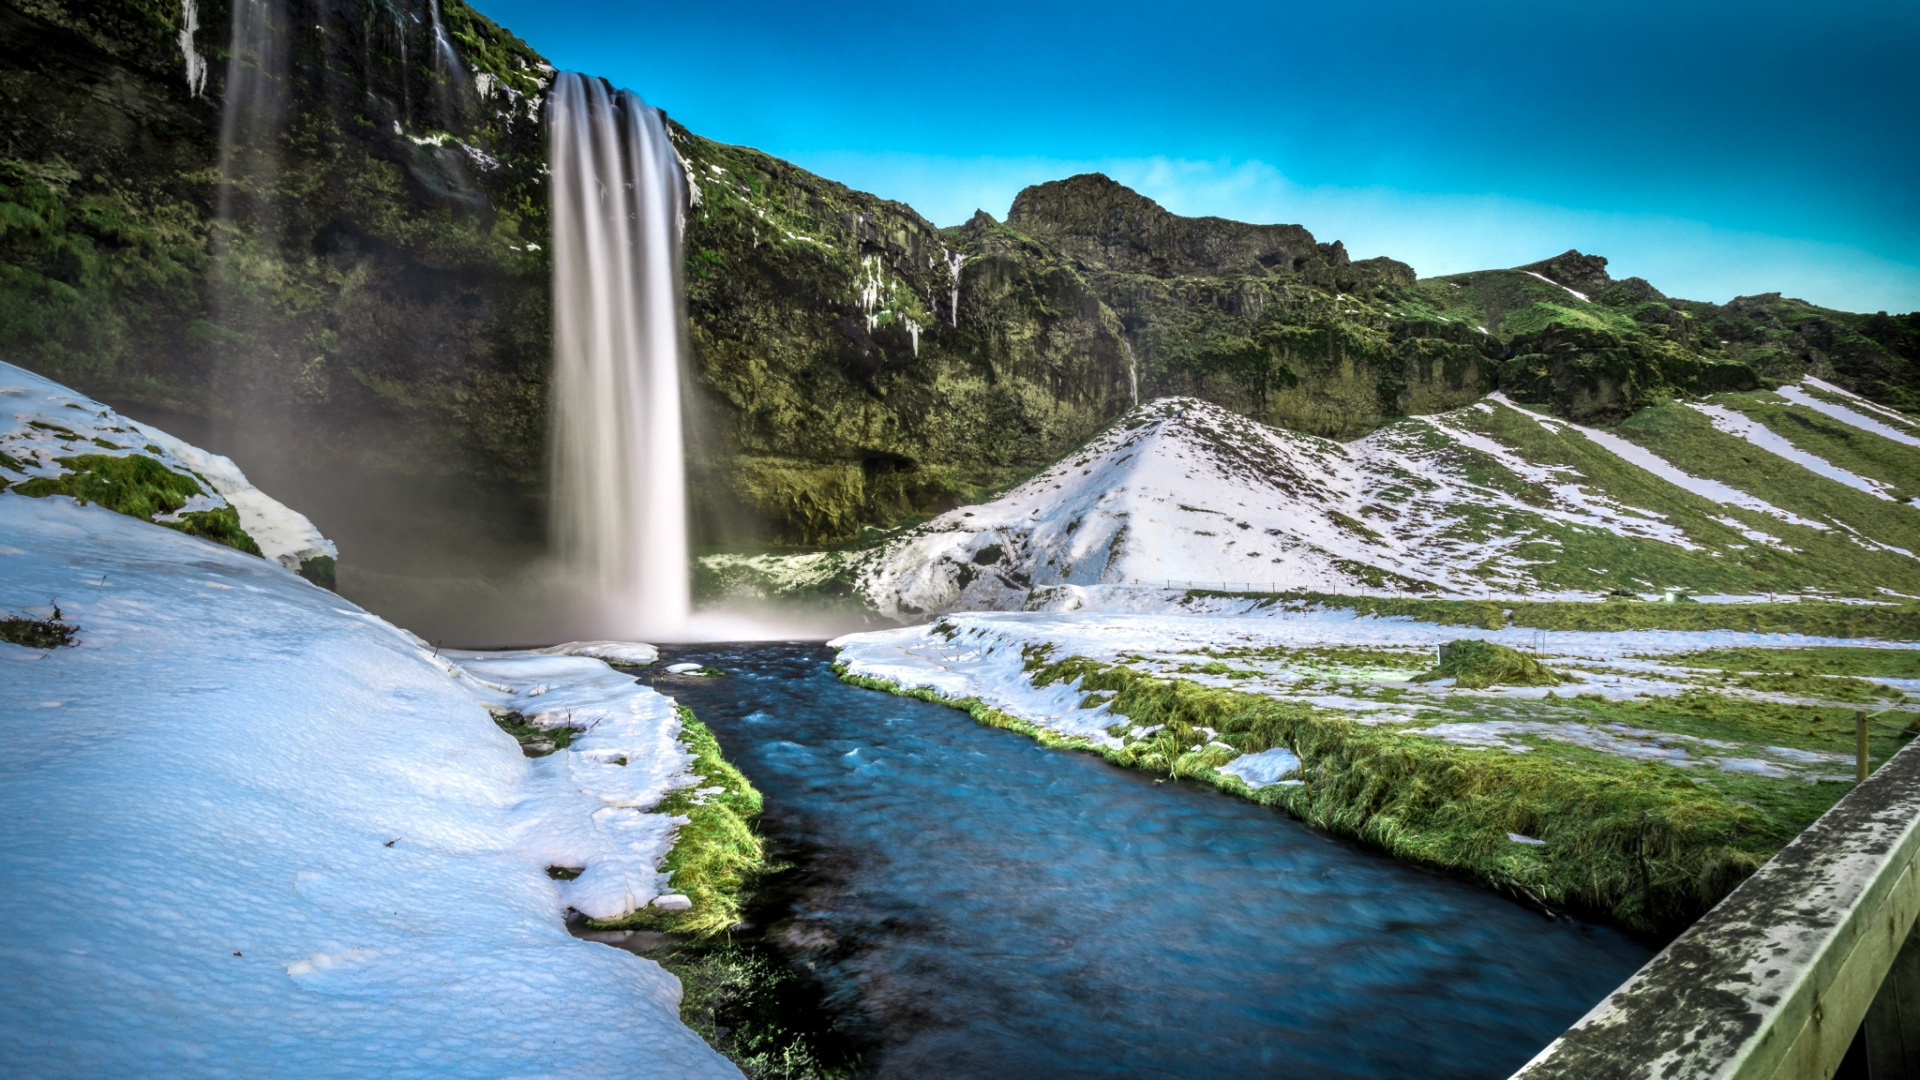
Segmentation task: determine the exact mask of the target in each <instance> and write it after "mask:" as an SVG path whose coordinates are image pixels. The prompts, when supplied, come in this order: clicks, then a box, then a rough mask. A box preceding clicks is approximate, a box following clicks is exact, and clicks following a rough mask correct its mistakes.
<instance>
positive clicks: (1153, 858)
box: [658, 644, 1652, 1080]
mask: <svg viewBox="0 0 1920 1080" xmlns="http://www.w3.org/2000/svg"><path fill="white" fill-rule="evenodd" d="M663 661H667V662H679V661H698V662H701V663H705V664H710V665H713V666H715V667H718V668H721V669H723V670H725V671H726V672H727V673H728V674H727V675H725V676H724V677H720V678H678V677H663V678H661V679H660V680H659V682H658V686H659V688H660V690H661V691H662V692H664V693H669V694H672V695H673V696H674V697H676V698H678V699H679V700H680V701H681V702H682V703H683V704H686V705H688V706H689V707H691V708H693V709H694V711H695V712H696V713H698V714H699V716H700V717H701V719H702V720H703V721H705V723H706V724H707V725H708V726H709V727H710V728H712V730H713V732H714V734H715V735H716V736H717V737H718V738H719V740H720V743H721V745H722V747H724V748H725V750H726V752H727V754H728V756H729V757H730V758H731V759H732V760H733V761H735V762H736V763H737V764H738V765H739V766H740V767H741V768H742V769H743V770H744V771H745V772H746V773H747V775H748V776H749V777H751V778H752V780H753V782H754V783H755V784H756V785H757V786H758V787H759V788H760V790H761V792H762V793H763V794H764V795H765V796H766V813H765V815H764V818H763V819H762V825H763V829H764V830H765V832H766V833H767V835H768V836H769V838H770V840H771V841H772V842H773V846H774V849H775V851H776V854H777V855H778V856H779V857H781V858H784V859H786V860H788V861H790V862H792V863H794V864H795V868H794V869H793V870H791V871H788V872H787V873H786V874H785V875H783V876H782V879H781V882H782V884H783V887H784V888H785V889H786V891H787V895H786V902H785V904H784V905H783V906H782V907H781V908H780V909H779V910H777V911H776V912H775V913H774V914H773V915H772V916H771V917H772V919H773V924H772V925H770V926H768V927H766V928H765V931H766V933H767V937H768V939H769V940H771V941H772V942H774V943H776V944H777V945H779V946H780V947H781V948H782V949H783V950H784V951H785V952H786V953H787V954H788V955H789V956H790V957H792V958H793V959H794V960H795V962H797V963H800V964H802V965H803V966H805V967H808V968H810V969H811V970H812V971H813V972H814V973H815V974H817V975H818V976H820V978H821V979H823V980H824V982H825V984H826V988H827V992H826V998H827V1001H828V1003H829V1005H830V1006H831V1007H832V1008H834V1009H836V1010H837V1011H838V1012H839V1013H840V1014H841V1024H842V1026H843V1027H845V1028H847V1029H849V1030H852V1031H855V1032H856V1033H857V1034H859V1035H860V1036H861V1037H863V1038H864V1040H865V1041H866V1042H867V1043H868V1044H869V1045H870V1046H871V1047H872V1049H871V1050H870V1052H869V1053H868V1055H867V1064H868V1070H867V1073H866V1075H872V1076H878V1077H903V1078H904V1077H933V1076H938V1077H949V1078H955V1080H959V1078H966V1077H990V1078H994V1080H1014V1078H1019V1077H1045V1078H1048V1080H1061V1078H1067V1077H1104V1076H1127V1077H1137V1076H1150V1077H1176V1076H1193V1077H1201V1076H1205V1077H1215V1076H1224V1075H1235V1074H1243V1075H1252V1076H1303V1077H1304V1076H1312V1077H1395V1076H1408V1077H1411V1076H1419V1077H1504V1076H1506V1075H1507V1074H1508V1073H1509V1072H1511V1071H1512V1070H1513V1069H1514V1068H1517V1067H1518V1066H1519V1065H1520V1064H1522V1063H1523V1062H1525V1061H1526V1060H1527V1058H1528V1057H1530V1056H1531V1055H1532V1054H1533V1053H1534V1052H1535V1051H1537V1050H1538V1049H1539V1048H1540V1047H1542V1046H1544V1045H1545V1044H1546V1043H1547V1042H1548V1041H1549V1040H1551V1039H1552V1038H1553V1037H1554V1036H1555V1035H1557V1034H1558V1033H1559V1032H1560V1031H1561V1029H1563V1028H1564V1027H1565V1026H1566V1025H1567V1024H1569V1023H1571V1022H1572V1021H1574V1020H1575V1019H1577V1018H1579V1016H1580V1015H1581V1014H1582V1013H1584V1012H1585V1011H1586V1010H1587V1009H1588V1008H1589V1007H1591V1006H1592V1005H1593V1004H1594V1003H1596V1002H1597V1001H1599V1000H1600V998H1602V997H1603V996H1605V995H1606V993H1607V992H1608V991H1610V990H1612V989H1613V988H1614V987H1615V986H1616V985H1618V984H1619V982H1620V981H1621V980H1622V979H1624V978H1625V977H1626V976H1627V975H1629V974H1631V973H1632V972H1633V971H1634V970H1635V969H1636V968H1637V967H1639V966H1640V964H1642V963H1643V962H1644V961H1645V960H1646V959H1647V958H1648V957H1649V956H1650V955H1651V954H1652V950H1651V948H1649V947H1648V946H1647V945H1646V944H1645V943H1643V942H1640V941H1637V940H1634V939H1632V938H1630V937H1628V936H1627V935H1624V934H1621V933H1619V932H1616V931H1614V930H1610V929H1607V928H1604V927H1599V926H1594V925H1590V924H1586V923H1581V922H1576V921H1570V920H1566V919H1549V918H1547V917H1545V916H1543V915H1541V914H1540V913H1538V912H1536V911H1533V910H1530V909H1528V908H1525V907H1522V906H1520V905H1518V904H1515V903H1512V902H1510V901H1508V900H1506V899H1504V898H1502V897H1500V896H1497V895H1495V894H1493V893H1491V892H1489V891H1487V890H1485V889H1483V888H1481V887H1479V886H1477V885H1474V884H1471V883H1468V882H1463V881H1457V880H1454V879H1451V878H1448V877H1443V876H1438V875H1434V874H1428V873H1424V872H1421V871H1419V870H1416V869H1413V868H1410V867H1408V866H1405V865H1403V864H1400V863H1396V862H1394V861H1392V860H1390V859H1387V858H1385V857H1383V856H1380V855H1376V854H1374V853H1372V852H1369V851H1366V850H1363V849H1361V848H1359V847H1357V846H1355V845H1352V844H1348V843H1345V842H1342V841H1339V840H1336V839H1333V838H1331V837H1328V836H1326V835H1325V834H1322V833H1320V832H1317V831H1315V830H1313V829H1310V828H1308V827H1306V826H1304V825H1302V824H1300V823H1299V822H1296V821H1294V820H1292V819H1290V818H1287V817H1285V816H1284V815H1281V814H1278V813H1276V812H1274V811H1271V810H1267V809H1264V808H1261V807H1258V806H1254V805H1252V804H1250V803H1247V802H1244V801H1242V800H1239V799H1235V798H1232V797H1231V796H1227V795H1223V794H1221V793H1219V792H1217V791H1215V790H1213V789H1211V788H1208V787H1203V786H1198V785H1193V784H1187V783H1181V782H1176V781H1165V782H1160V781H1156V779H1155V778H1154V777H1153V776H1151V775H1148V774H1146V773H1142V772H1135V771H1131V770H1126V769H1121V768H1118V767H1116V766H1112V765H1109V764H1107V763H1106V762H1104V761H1102V760H1100V759H1099V758H1097V757H1095V756H1093V755H1091V754H1085V753H1076V752H1072V751H1061V750H1048V749H1045V748H1043V747H1041V746H1039V745H1037V744H1035V743H1034V742H1032V741H1031V740H1029V739H1027V738H1025V737H1024V736H1021V735H1017V734H1014V733H1011V732H1006V731H1000V730H996V729H992V728H987V727H982V726H980V725H978V724H975V723H974V722H973V721H972V720H971V719H969V718H968V717H967V715H966V714H965V713H962V712H959V711H957V710H953V709H948V708H945V707H942V706H938V705H931V704H927V703H924V702H920V701H914V700H908V699H904V698H898V697H894V696H891V695H887V694H882V693H877V692H874V691H870V690H860V689H856V688H854V687H851V686H848V685H846V684H844V683H841V682H840V681H839V680H838V679H836V678H835V677H834V675H833V673H832V671H831V669H830V666H829V665H830V664H831V662H832V655H831V653H830V652H829V651H828V650H826V649H825V648H823V647H821V646H817V645H798V644H792V645H720V646H715V645H709V646H685V647H675V648H669V649H667V650H666V655H665V656H664V657H663Z"/></svg>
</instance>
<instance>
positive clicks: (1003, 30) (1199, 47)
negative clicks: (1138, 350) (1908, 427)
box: [475, 0, 1920, 311]
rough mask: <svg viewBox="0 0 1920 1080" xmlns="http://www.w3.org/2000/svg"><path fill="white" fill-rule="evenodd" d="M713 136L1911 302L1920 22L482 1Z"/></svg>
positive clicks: (1877, 13)
mask: <svg viewBox="0 0 1920 1080" xmlns="http://www.w3.org/2000/svg"><path fill="white" fill-rule="evenodd" d="M475 6H477V7H478V8H479V9H480V10H482V11H484V12H485V13H486V14H487V15H489V16H490V17H492V18H494V19H495V20H496V21H498V22H500V23H502V24H503V25H505V26H507V27H508V28H510V29H512V30H513V31H514V32H516V33H518V34H519V35H520V36H521V37H523V38H525V39H526V40H527V41H528V43H529V44H531V45H533V46H534V47H535V48H536V49H539V50H540V51H541V52H542V53H544V54H545V55H546V56H547V57H548V58H549V59H551V60H552V61H553V62H554V63H555V64H557V65H559V66H562V67H566V68H573V69H576V70H581V71H586V72H590V73H593V74H598V75H604V76H606V77H608V78H609V79H611V80H613V81H614V82H615V83H617V84H620V85H622V86H626V87H628V88H630V89H633V90H635V91H637V92H639V93H640V94H641V96H643V97H645V98H646V99H647V100H648V101H649V102H650V103H652V104H654V105H658V106H660V107H662V108H664V109H666V110H667V111H668V112H669V113H671V114H672V115H673V116H674V117H675V118H676V119H678V120H679V121H681V122H682V123H684V124H686V125H687V126H689V127H690V128H692V129H693V130H695V131H697V132H699V133H700V134H702V135H706V136H708V137H710V138H715V139H720V140H723V141H726V142H732V143H742V144H745V145H749V146H756V147H759V148H760V149H762V150H766V151H768V152H769V153H772V154H776V155H778V156H780V157H784V158H787V159H789V160H792V161H794V162H796V163H798V164H800V165H802V166H804V167H806V168H809V169H813V170H815V171H817V172H820V173H823V174H825V175H827V176H830V177H832V178H834V179H836V180H840V181H842V182H845V183H848V184H851V185H852V186H854V187H858V188H863V189H865V190H869V191H873V192H876V193H878V194H880V195H883V196H886V197H889V198H894V199H899V200H901V201H903V202H907V203H910V204H911V205H913V206H914V207H915V208H916V209H918V210H919V211H920V212H921V213H923V214H925V215H926V216H927V217H929V218H931V219H932V220H933V221H934V222H935V223H937V224H941V225H951V224H955V223H957V222H959V221H962V220H964V219H965V218H967V217H968V216H970V215H971V214H972V212H973V210H974V209H975V208H976V207H979V208H982V209H985V210H986V211H987V212H988V213H991V214H993V215H994V216H995V217H1003V216H1004V215H1005V214H1006V210H1007V206H1008V204H1009V203H1011V202H1012V199H1013V195H1014V193H1015V192H1017V191H1018V190H1019V189H1020V188H1021V187H1023V186H1025V185H1027V184H1030V183H1035V182H1038V181H1041V180H1048V179H1054V178H1057V177H1061V176H1066V175H1070V174H1072V173H1075V172H1085V171H1089V170H1096V169H1097V170H1099V171H1102V172H1106V173H1108V174H1109V175H1111V176H1113V177H1114V178H1115V179H1118V180H1120V181H1122V182H1123V183H1127V184H1129V185H1131V186H1133V187H1135V188H1137V189H1138V190H1140V191H1142V192H1144V193H1146V194H1148V195H1150V196H1152V197H1153V198H1155V199H1157V200H1159V201H1160V202H1161V203H1162V204H1164V205H1166V206H1167V207H1168V208H1170V209H1172V210H1175V211H1176V212H1179V213H1185V214H1219V215H1222V216H1226V217H1233V218H1239V219H1242V220H1248V221H1286V222H1298V223H1300V224H1302V225H1305V226H1306V227H1307V228H1309V229H1310V230H1312V231H1313V233H1314V234H1315V236H1317V237H1318V238H1320V239H1322V240H1333V239H1339V240H1344V241H1345V242H1346V244H1347V247H1348V249H1349V250H1350V251H1351V252H1353V254H1354V255H1355V256H1356V257H1366V256H1371V255H1391V256H1393V257H1394V258H1398V259H1402V260H1405V261H1407V262H1410V263H1412V264H1413V265H1414V267H1415V268H1416V269H1417V270H1419V271H1420V272H1421V273H1422V274H1442V273H1454V272H1458V271H1464V270H1475V269H1482V268H1486V267H1492V266H1511V265H1514V264H1517V263H1522V262H1529V261H1532V260H1534V259H1539V258H1544V257H1546V256H1549V255H1554V254H1557V253H1559V252H1561V251H1564V250H1566V249H1567V248H1569V247H1578V248H1580V249H1581V250H1583V251H1590V252H1595V253H1598V254H1602V255H1606V256H1608V257H1609V258H1610V259H1612V260H1613V263H1612V269H1613V271H1614V274H1615V276H1616V277H1625V276H1628V275H1634V274H1637V275H1640V276H1643V277H1646V278H1648V279H1649V280H1651V281H1653V282H1654V284H1655V285H1657V286H1659V287H1661V288H1662V289H1664V290H1666V291H1667V292H1669V293H1672V294H1675V295H1680V296H1686V297H1690V298H1695V299H1704V300H1718V301H1724V300H1727V299H1729V298H1730V297H1732V296H1735V295H1738V294H1741V293H1755V292H1763V291H1773V290H1779V291H1783V292H1786V293H1788V294H1789V295H1797V296H1803V297H1805V298H1807V299H1809V300H1812V301H1814V302H1816V303H1821V304H1826V305H1829V306H1833V307H1841V308H1846V309H1850V310H1865V311H1872V310H1878V309H1886V310H1893V311H1905V310H1911V309H1913V308H1917V307H1920V183H1917V182H1916V177H1920V63H1915V62H1914V61H1913V59H1912V54H1911V50H1912V49H1913V48H1914V43H1915V42H1916V41H1920V4H1914V3H1911V2H1906V3H1873V4H1849V3H1834V4H1825V5H1819V6H1814V5H1804V6H1802V5H1795V6H1788V5H1780V4H1773V3H1768V2H1765V0H1758V2H1750V3H1743V4H1731V3H1711V4H1698V3H1696V4H1688V3H1684V2H1676V0H1668V2H1666V3H1642V2H1638V0H1626V2H1616V3H1613V4H1610V5H1597V4H1586V5H1579V6H1575V5H1565V4H1542V3H1539V2H1533V3H1493V4H1480V5H1471V6H1469V5H1459V4H1453V5H1448V4H1440V3H1433V2H1431V0H1428V2H1423V3H1404V2H1400V0H1382V2H1377V3H1373V4H1368V5H1356V4H1338V3H1331V4H1330V3H1325V2H1322V3H1317V4H1286V3H1267V4H1253V3H1217V4H1191V5H1176V4H1169V3H1153V4H1146V3H1133V2H1130V0H1109V2H1107V3H1100V4H1085V3H1061V2H1054V0H1026V2H1021V3H992V4H974V5H961V4H945V5H929V4H915V3H889V4H885V5H881V4H869V3H851V4H841V5H833V6H824V5H822V6H809V5H804V4H796V3H784V4H778V3H776V4H762V3H754V2H741V3H732V4H700V5H687V4H676V5H657V6H656V5H644V4H633V3H614V2H598V0H477V2H476V3H475Z"/></svg>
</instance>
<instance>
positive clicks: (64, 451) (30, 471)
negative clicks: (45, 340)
mask: <svg viewBox="0 0 1920 1080" xmlns="http://www.w3.org/2000/svg"><path fill="white" fill-rule="evenodd" d="M96 456H97V457H106V458H116V459H129V458H147V459H151V460H152V461H155V462H158V463H159V465H160V466H161V467H162V468H164V469H166V470H167V471H168V472H170V473H173V474H175V475H177V476H181V477H190V478H192V480H194V481H198V483H197V484H195V485H194V486H195V487H197V488H198V489H199V490H198V492H197V493H195V494H191V495H186V496H185V498H184V503H183V505H181V506H180V507H179V508H178V509H175V510H172V511H162V512H160V513H157V514H155V515H154V516H153V517H151V518H150V520H154V521H157V522H159V523H161V524H168V525H175V526H178V525H179V524H181V523H183V522H185V521H187V520H188V519H189V518H190V517H191V516H193V515H197V514H204V513H207V512H209V511H217V510H219V509H221V508H222V507H228V506H231V507H232V508H233V510H234V511H235V513H236V514H237V515H238V519H239V525H240V528H241V529H242V530H244V531H245V533H246V534H247V536H249V537H250V538H251V539H252V540H253V542H254V543H255V544H256V545H258V546H259V548H260V553H261V554H262V555H264V556H265V557H266V558H269V559H272V560H274V561H275V562H277V563H279V564H280V565H282V566H284V567H286V568H287V569H289V570H292V571H294V572H296V573H302V572H304V573H305V574H306V575H308V576H310V577H315V578H319V579H322V580H323V581H326V582H330V581H331V580H332V563H333V560H334V559H335V558H337V557H338V555H339V552H338V551H337V550H336V549H335V548H334V545H333V541H331V540H328V539H327V538H326V537H324V536H322V535H320V530H318V529H316V528H314V527H313V523H312V522H310V521H308V520H307V519H306V517H305V516H304V515H302V514H301V513H299V512H298V511H295V510H293V509H290V508H288V507H287V506H284V505H282V504H281V503H279V502H276V501H275V500H274V499H272V498H271V497H269V496H267V495H266V494H265V493H263V492H262V491H260V490H259V489H258V488H256V487H254V486H253V484H252V483H250V482H248V480H247V478H246V475H245V474H244V473H242V472H241V471H240V467H239V466H237V465H235V464H234V463H233V461H232V460H231V459H229V458H225V457H221V456H220V455H218V454H211V453H208V452H207V451H205V450H202V449H200V448H199V447H197V446H193V445H190V444H188V443H185V442H182V441H180V440H179V439H176V438H174V437H173V436H171V435H169V434H167V433H166V432H164V431H161V430H160V429H159V428H155V427H151V426H149V425H146V424H142V423H140V422H138V421H135V420H129V419H127V418H126V417H123V416H121V415H119V414H118V413H116V412H114V411H113V410H112V409H110V408H108V407H107V406H105V405H103V404H101V403H100V402H98V401H94V400H93V399H92V398H89V397H87V396H86V395H84V394H78V393H75V392H74V391H72V390H69V389H68V388H66V387H65V386H62V385H60V384H59V383H56V382H54V381H52V380H50V379H45V378H42V377H41V376H39V375H35V374H34V373H33V372H31V371H27V370H25V369H24V368H18V367H15V366H13V365H12V364H8V363H5V362H0V491H4V490H6V489H7V488H8V487H9V486H19V485H31V484H32V481H34V480H41V481H58V480H60V479H61V478H66V477H71V476H73V474H74V473H75V472H76V470H78V471H80V472H82V473H84V472H86V471H88V470H87V467H86V463H85V462H83V461H80V460H79V459H82V458H86V457H96ZM102 479H107V478H104V477H103V478H102Z"/></svg>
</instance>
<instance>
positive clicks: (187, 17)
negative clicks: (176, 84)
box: [180, 0, 207, 97]
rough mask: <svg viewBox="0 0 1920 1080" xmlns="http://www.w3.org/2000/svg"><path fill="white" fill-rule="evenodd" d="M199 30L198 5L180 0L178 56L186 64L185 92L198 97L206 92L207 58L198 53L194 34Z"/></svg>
mask: <svg viewBox="0 0 1920 1080" xmlns="http://www.w3.org/2000/svg"><path fill="white" fill-rule="evenodd" d="M199 32H200V5H199V4H196V3H195V2H194V0H180V57H181V59H182V60H184V61H186V65H187V93H188V94H189V95H191V96H193V97H199V96H200V95H201V94H204V93H206V92H207V58H206V57H204V56H201V55H200V47H199V46H198V45H196V44H194V40H193V38H194V35H195V34H198V33H199Z"/></svg>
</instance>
